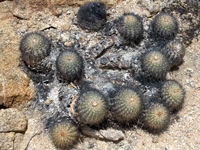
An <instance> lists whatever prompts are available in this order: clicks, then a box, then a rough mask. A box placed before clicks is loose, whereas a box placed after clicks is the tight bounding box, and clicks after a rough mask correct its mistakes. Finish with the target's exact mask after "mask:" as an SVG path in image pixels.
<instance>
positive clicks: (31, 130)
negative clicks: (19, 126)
mask: <svg viewBox="0 0 200 150" xmlns="http://www.w3.org/2000/svg"><path fill="white" fill-rule="evenodd" d="M43 129H44V127H43V123H42V122H41V120H39V119H38V118H34V119H29V120H28V129H27V130H26V132H25V135H24V138H23V140H22V142H21V143H20V145H19V147H18V149H17V150H24V149H25V148H27V149H28V150H36V149H37V150H46V149H48V150H56V148H55V147H54V146H53V144H52V142H51V140H50V139H49V137H48V133H46V132H45V133H44V132H43ZM29 141H30V142H29Z"/></svg>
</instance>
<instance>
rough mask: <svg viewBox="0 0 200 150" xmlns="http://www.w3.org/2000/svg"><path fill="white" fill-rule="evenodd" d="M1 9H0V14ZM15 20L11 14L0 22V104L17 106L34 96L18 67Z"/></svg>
mask: <svg viewBox="0 0 200 150" xmlns="http://www.w3.org/2000/svg"><path fill="white" fill-rule="evenodd" d="M3 3H4V2H3ZM0 5H1V3H0ZM2 11H4V10H1V9H0V14H1V12H2ZM9 13H10V12H7V14H8V16H9ZM4 15H5V14H4ZM5 16H7V15H5ZM15 22H16V21H15V18H14V17H13V16H11V17H8V18H6V19H5V20H1V24H0V33H1V37H0V84H1V86H2V88H1V89H2V90H1V91H0V104H3V105H4V106H6V107H17V106H19V105H22V104H23V103H24V102H26V101H28V100H30V99H31V98H33V96H34V89H33V88H32V87H33V85H32V82H31V80H30V79H29V78H28V77H27V75H26V74H25V73H24V72H22V71H21V69H20V68H19V67H18V66H19V63H20V61H19V60H20V59H19V56H20V52H19V43H20V37H19V35H18V34H17V33H16V30H15V27H14V25H13V24H15Z"/></svg>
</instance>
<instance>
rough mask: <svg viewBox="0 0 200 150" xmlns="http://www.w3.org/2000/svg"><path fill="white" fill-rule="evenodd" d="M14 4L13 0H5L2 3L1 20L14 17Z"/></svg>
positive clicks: (0, 8) (0, 5)
mask: <svg viewBox="0 0 200 150" xmlns="http://www.w3.org/2000/svg"><path fill="white" fill-rule="evenodd" d="M13 6H14V2H12V1H4V2H1V3H0V20H4V19H7V18H10V17H12V12H11V11H12V9H13Z"/></svg>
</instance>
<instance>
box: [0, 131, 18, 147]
mask: <svg viewBox="0 0 200 150" xmlns="http://www.w3.org/2000/svg"><path fill="white" fill-rule="evenodd" d="M14 135H15V132H9V133H0V150H14V149H13V141H14V139H15V137H14Z"/></svg>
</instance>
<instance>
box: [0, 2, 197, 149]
mask: <svg viewBox="0 0 200 150" xmlns="http://www.w3.org/2000/svg"><path fill="white" fill-rule="evenodd" d="M85 1H86V0H84V1H80V0H73V1H66V0H44V1H43V0H36V1H33V0H29V1H26V0H15V1H7V0H0V20H1V24H0V35H1V36H0V149H1V150H25V149H28V150H32V149H34V150H35V149H37V150H43V149H49V150H55V147H54V146H53V145H52V143H51V141H50V140H49V138H48V131H47V130H46V129H45V125H44V124H45V123H46V120H47V119H48V118H49V117H52V116H53V117H57V116H70V114H69V113H68V112H69V111H70V108H68V107H67V105H68V104H69V103H70V101H71V100H74V99H76V98H77V97H78V96H79V93H80V88H81V86H82V85H83V84H85V85H90V86H91V87H93V88H96V89H98V90H100V91H102V92H103V93H104V94H105V95H106V96H107V95H108V94H109V92H110V91H113V90H114V89H115V86H116V85H127V84H128V85H129V84H130V85H138V84H140V83H139V82H138V81H137V80H135V78H134V76H136V75H137V70H138V69H139V68H140V61H139V59H138V58H139V56H140V55H142V54H143V53H144V51H145V50H146V48H147V45H154V44H155V42H154V41H152V40H150V39H148V34H147V32H148V25H149V23H150V22H151V20H152V19H153V17H154V16H155V15H156V14H157V13H159V12H160V11H162V10H164V11H166V12H171V13H172V14H173V15H174V16H175V17H176V18H177V20H178V23H179V33H178V35H177V37H176V39H177V40H180V41H181V42H183V43H184V44H185V46H186V55H185V57H184V62H183V64H182V65H181V66H179V67H177V68H173V70H171V71H170V72H169V73H168V74H167V78H168V79H175V80H177V81H179V82H180V83H181V84H182V85H183V87H184V88H185V91H186V97H185V102H184V105H183V108H182V109H181V110H180V111H179V112H178V113H176V114H174V115H173V116H172V117H171V120H170V126H169V128H168V129H167V131H164V132H163V133H162V134H160V135H154V134H151V133H149V132H147V131H145V130H143V129H141V126H138V125H136V123H135V124H134V125H131V124H129V125H127V126H128V127H127V126H126V127H124V126H120V125H118V124H116V123H115V122H112V121H109V120H108V122H105V124H104V123H102V124H101V125H102V127H99V128H100V130H94V129H91V128H90V129H88V128H83V129H82V133H84V134H81V136H80V138H79V140H78V143H77V145H75V146H74V148H73V149H81V150H85V149H94V150H97V149H99V150H102V149H105V150H107V149H113V150H118V149H121V150H129V149H200V140H199V139H200V128H199V124H200V111H199V107H200V104H199V96H200V82H199V81H200V77H199V72H200V58H199V57H200V51H199V50H200V41H199V40H200V35H199V29H200V25H199V22H200V20H199V19H200V17H199V16H200V12H199V9H200V8H199V7H200V4H199V3H198V1H195V0H193V1H192V0H188V1H187V0H186V1H181V2H180V1H176V0H173V1H164V0H155V1H150V0H126V1H123V0H109V1H107V0H103V1H104V2H105V3H106V6H107V18H108V20H107V23H106V26H105V28H103V29H102V30H100V31H98V32H88V31H87V30H82V29H81V28H80V27H79V25H78V24H77V20H76V14H77V11H78V9H79V7H80V5H82V4H83V3H85ZM124 12H134V13H136V14H138V15H140V16H141V17H143V23H144V29H145V33H144V39H143V40H142V41H141V43H140V44H139V45H134V46H127V45H125V41H124V40H123V39H122V38H121V37H120V35H119V33H118V31H117V30H116V28H115V23H114V22H115V20H116V19H117V18H118V17H119V16H121V15H122V14H123V13H124ZM35 31H37V32H41V33H42V34H44V35H45V36H46V37H48V38H49V39H50V40H51V41H52V52H51V55H50V58H49V60H50V61H51V62H52V64H53V65H52V71H50V72H48V73H47V74H44V73H43V74H41V73H36V72H34V71H32V70H30V69H28V68H27V67H26V65H25V64H24V62H23V61H22V60H21V58H20V51H19V43H20V40H21V39H22V37H23V36H24V35H25V34H26V33H29V32H35ZM67 46H70V47H72V48H74V49H76V50H78V51H79V53H80V54H81V55H82V56H83V58H84V64H85V69H84V71H85V74H84V77H83V79H82V81H80V83H75V84H74V85H72V84H69V85H67V84H65V83H61V82H59V80H57V78H56V73H55V59H56V56H57V55H58V54H59V49H60V48H61V47H67ZM103 58H107V63H106V66H105V64H104V65H102V64H101V62H102V61H101V60H102V59H103ZM107 66H109V67H107ZM133 70H134V71H136V73H133ZM83 81H84V82H83ZM66 91H67V93H66ZM147 91H150V92H151V88H150V89H148V87H147ZM63 96H65V98H60V97H63ZM102 135H103V136H102ZM110 135H111V136H110ZM91 136H92V137H91Z"/></svg>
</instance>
